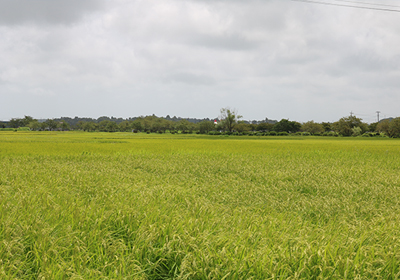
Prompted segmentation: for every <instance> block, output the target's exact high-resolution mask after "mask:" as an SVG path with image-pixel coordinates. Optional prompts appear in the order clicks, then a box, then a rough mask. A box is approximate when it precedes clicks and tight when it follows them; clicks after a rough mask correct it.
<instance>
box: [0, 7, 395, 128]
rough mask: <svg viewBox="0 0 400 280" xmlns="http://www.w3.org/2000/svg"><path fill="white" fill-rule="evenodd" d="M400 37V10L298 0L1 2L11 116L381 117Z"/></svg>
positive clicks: (3, 70) (0, 87)
mask: <svg viewBox="0 0 400 280" xmlns="http://www.w3.org/2000/svg"><path fill="white" fill-rule="evenodd" d="M321 1H325V2H333V1H328V0H321ZM369 2H370V3H377V4H393V5H394V4H396V2H397V1H394V0H393V1H377V0H375V1H373V0H369ZM396 9H398V10H400V7H399V8H396ZM399 46H400V13H398V12H383V11H375V10H363V9H354V8H345V7H335V6H327V5H318V4H309V3H302V2H294V1H289V0H269V1H268V0H263V1H261V0H260V1H257V0H249V1H234V0H229V1H228V0H219V1H218V0H213V1H211V0H107V1H106V0H104V1H102V0H85V1H82V0H0V120H8V119H10V118H15V117H23V116H24V115H30V116H33V117H34V118H54V117H61V116H69V117H74V116H81V117H83V116H87V117H95V118H97V117H99V116H103V115H106V116H116V117H124V118H125V117H130V116H139V115H151V114H155V115H157V116H166V115H167V114H169V115H171V116H174V115H176V116H181V117H197V118H204V117H216V116H218V114H219V109H220V108H222V107H226V106H229V107H231V108H236V109H238V111H239V113H240V114H241V115H243V117H244V119H246V120H254V119H256V120H262V119H265V118H266V117H267V118H269V119H277V120H280V119H282V118H289V119H290V120H296V121H300V122H305V121H309V120H315V121H318V122H320V121H336V120H338V119H339V118H341V117H343V116H348V115H349V114H350V112H351V111H352V112H353V113H355V114H356V115H357V116H359V117H361V118H363V119H364V120H365V121H367V122H374V121H376V113H375V112H376V111H377V110H379V111H381V112H382V113H381V118H383V117H385V116H386V117H389V116H399V115H400V112H399V105H398V104H400V92H399V89H400V47H399Z"/></svg>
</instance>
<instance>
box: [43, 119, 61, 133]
mask: <svg viewBox="0 0 400 280" xmlns="http://www.w3.org/2000/svg"><path fill="white" fill-rule="evenodd" d="M44 123H45V124H46V127H47V128H48V129H49V130H51V131H53V130H56V129H57V128H58V127H59V123H58V122H56V121H55V120H53V119H48V120H46V121H45V122H44Z"/></svg>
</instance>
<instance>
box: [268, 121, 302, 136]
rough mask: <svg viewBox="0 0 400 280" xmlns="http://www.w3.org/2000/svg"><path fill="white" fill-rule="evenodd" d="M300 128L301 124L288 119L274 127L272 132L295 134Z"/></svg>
mask: <svg viewBox="0 0 400 280" xmlns="http://www.w3.org/2000/svg"><path fill="white" fill-rule="evenodd" d="M300 128H301V124H300V123H299V122H295V121H289V120H288V119H282V120H280V121H279V122H277V123H276V124H275V125H274V131H277V132H288V133H290V132H297V131H299V130H300Z"/></svg>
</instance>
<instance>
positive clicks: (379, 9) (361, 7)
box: [291, 0, 400, 13]
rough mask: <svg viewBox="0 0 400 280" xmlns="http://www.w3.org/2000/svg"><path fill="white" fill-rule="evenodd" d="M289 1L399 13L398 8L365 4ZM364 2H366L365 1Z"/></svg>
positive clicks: (309, 0) (308, 0) (303, 0)
mask: <svg viewBox="0 0 400 280" xmlns="http://www.w3.org/2000/svg"><path fill="white" fill-rule="evenodd" d="M291 1H295V2H304V3H312V4H321V5H328V6H339V7H348V8H358V9H366V10H375V11H384V12H397V13H400V10H394V9H388V8H374V7H365V6H354V5H346V4H335V3H328V2H320V1H312V0H291ZM365 4H367V3H365ZM367 5H370V4H367Z"/></svg>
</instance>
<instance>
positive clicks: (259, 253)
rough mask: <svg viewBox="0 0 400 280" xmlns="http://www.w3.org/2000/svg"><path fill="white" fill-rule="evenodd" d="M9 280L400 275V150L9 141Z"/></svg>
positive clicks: (1, 151)
mask: <svg viewBox="0 0 400 280" xmlns="http://www.w3.org/2000/svg"><path fill="white" fill-rule="evenodd" d="M0 170H1V172H0V278H1V279H398V278H399V277H400V267H399V263H400V142H399V141H398V140H396V139H388V138H371V139H370V138H322V137H321V138H315V137H307V138H304V137H293V136H292V137H276V138H274V137H268V138H266V137H263V138H261V137H257V136H252V137H246V136H241V137H234V136H229V137H228V136H201V135H181V134H177V135H170V134H160V135H159V134H150V135H148V134H143V133H137V134H132V133H130V134H124V133H113V134H110V133H80V132H0Z"/></svg>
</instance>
